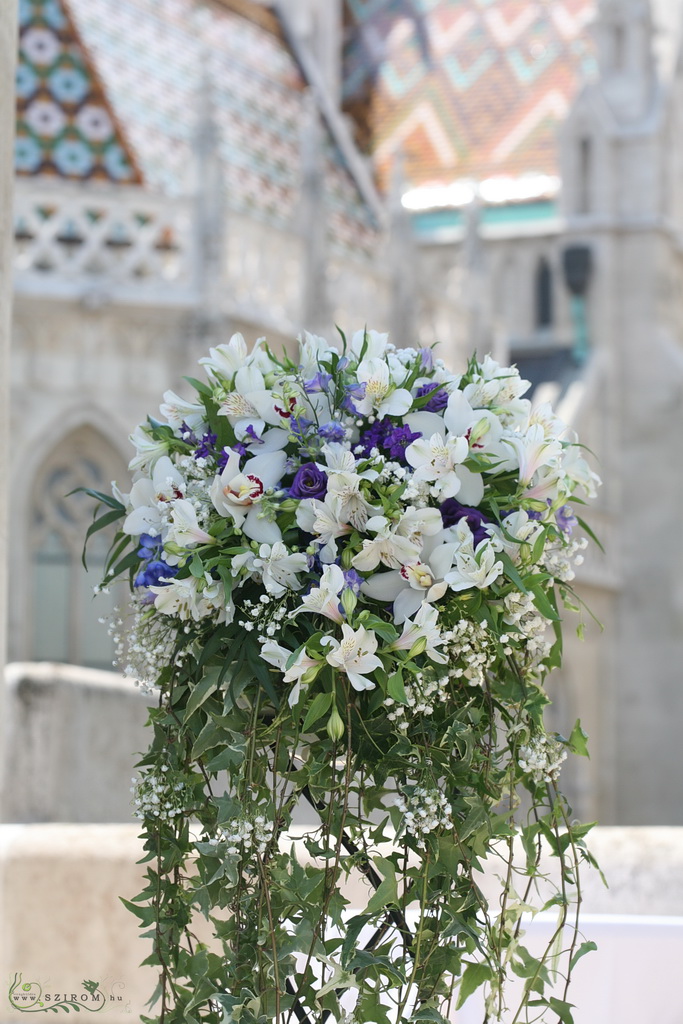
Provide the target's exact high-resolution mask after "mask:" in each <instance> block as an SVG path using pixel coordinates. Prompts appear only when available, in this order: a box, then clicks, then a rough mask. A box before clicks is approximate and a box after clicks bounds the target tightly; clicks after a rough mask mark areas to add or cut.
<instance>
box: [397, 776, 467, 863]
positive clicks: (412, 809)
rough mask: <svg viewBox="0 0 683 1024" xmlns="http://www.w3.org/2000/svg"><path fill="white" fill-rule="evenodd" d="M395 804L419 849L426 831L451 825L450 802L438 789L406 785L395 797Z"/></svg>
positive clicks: (450, 826)
mask: <svg viewBox="0 0 683 1024" xmlns="http://www.w3.org/2000/svg"><path fill="white" fill-rule="evenodd" d="M395 806H396V807H397V808H398V809H399V811H400V812H401V814H402V815H403V819H402V826H403V828H404V829H405V831H406V832H407V833H408V834H409V835H411V836H413V837H414V838H415V841H416V844H417V847H418V848H419V849H422V848H423V847H424V845H425V836H426V835H427V833H428V832H436V831H437V830H439V829H442V828H452V827H453V822H452V820H451V807H450V804H449V803H448V800H447V799H446V797H445V796H444V794H443V793H442V792H441V790H440V789H436V788H428V787H425V786H415V787H413V788H412V790H409V789H408V788H407V787H406V789H405V791H404V792H403V793H401V794H400V795H399V796H398V797H396V804H395Z"/></svg>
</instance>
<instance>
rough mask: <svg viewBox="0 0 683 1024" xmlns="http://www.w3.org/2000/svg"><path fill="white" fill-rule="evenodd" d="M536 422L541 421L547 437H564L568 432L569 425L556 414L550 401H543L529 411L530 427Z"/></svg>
mask: <svg viewBox="0 0 683 1024" xmlns="http://www.w3.org/2000/svg"><path fill="white" fill-rule="evenodd" d="M534 423H540V424H541V426H542V427H543V433H544V434H545V436H546V437H562V435H563V434H566V433H567V430H568V427H567V424H566V423H565V422H564V420H561V419H560V417H559V416H556V415H555V413H554V411H553V407H552V406H551V404H550V403H549V402H543V404H542V405H537V406H536V407H535V408H532V409H530V411H529V420H528V424H527V426H528V427H531V426H533V424H534Z"/></svg>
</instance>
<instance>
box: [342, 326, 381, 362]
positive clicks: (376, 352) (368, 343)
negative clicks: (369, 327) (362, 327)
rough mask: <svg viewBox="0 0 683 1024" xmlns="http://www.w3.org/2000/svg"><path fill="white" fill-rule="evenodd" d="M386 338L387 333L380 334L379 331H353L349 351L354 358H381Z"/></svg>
mask: <svg viewBox="0 0 683 1024" xmlns="http://www.w3.org/2000/svg"><path fill="white" fill-rule="evenodd" d="M388 339H389V335H388V334H380V333H379V331H355V332H354V334H353V337H352V338H351V344H350V345H349V353H350V355H352V356H355V357H356V359H383V358H384V355H385V353H386V350H387V341H388Z"/></svg>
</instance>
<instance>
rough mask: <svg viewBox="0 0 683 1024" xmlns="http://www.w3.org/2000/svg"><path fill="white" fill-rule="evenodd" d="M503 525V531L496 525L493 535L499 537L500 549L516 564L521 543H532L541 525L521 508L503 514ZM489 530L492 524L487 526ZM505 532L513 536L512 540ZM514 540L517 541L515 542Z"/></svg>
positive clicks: (491, 528)
mask: <svg viewBox="0 0 683 1024" xmlns="http://www.w3.org/2000/svg"><path fill="white" fill-rule="evenodd" d="M503 526H504V528H505V532H502V531H501V530H499V529H498V528H497V527H496V529H495V535H496V536H497V537H499V538H500V544H501V547H502V550H503V551H505V552H506V553H507V554H508V555H509V556H510V558H511V559H512V561H513V562H514V563H515V565H518V564H519V562H520V561H521V557H522V549H521V545H522V544H530V545H533V543H534V541H535V540H536V538H537V537H538V535H539V533H541V531H542V530H543V527H542V526H541V524H540V523H539V522H538V520H537V519H529V516H528V513H526V512H525V511H524V510H523V509H518V510H517V511H516V512H512V513H511V514H510V515H509V516H505V519H503ZM489 530H490V531H492V532H493V526H489ZM505 533H507V534H509V535H510V537H513V538H514V540H508V538H507V537H506V536H505ZM515 541H518V542H519V543H515Z"/></svg>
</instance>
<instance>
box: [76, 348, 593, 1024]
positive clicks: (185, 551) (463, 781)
mask: <svg viewBox="0 0 683 1024" xmlns="http://www.w3.org/2000/svg"><path fill="white" fill-rule="evenodd" d="M200 362H201V363H202V364H203V366H204V369H205V371H206V375H207V380H206V382H204V381H199V380H194V379H191V378H188V380H189V383H190V384H191V385H192V386H193V388H194V390H195V392H196V396H195V400H194V401H185V400H184V399H181V398H179V397H178V396H177V395H176V394H174V393H173V392H167V393H166V394H165V395H164V403H163V404H162V406H161V414H162V417H163V420H161V421H160V420H156V419H152V418H150V419H148V421H147V422H146V423H145V424H143V425H142V426H140V427H138V428H137V429H136V431H135V432H134V434H133V435H132V442H133V444H134V446H135V449H136V454H135V457H134V458H133V460H132V462H131V469H132V470H133V471H134V473H135V476H134V482H133V484H132V487H131V490H130V493H129V494H125V495H124V494H122V493H121V492H120V491H118V490H116V489H115V493H114V496H113V497H110V496H108V495H102V494H95V495H94V496H95V497H96V498H97V500H98V501H99V502H101V503H102V504H104V505H105V506H107V511H105V512H104V514H101V515H99V516H98V518H96V519H95V521H94V523H93V525H92V527H91V528H90V531H89V532H90V533H92V532H94V531H96V530H98V529H101V528H104V527H110V526H111V524H112V523H115V522H118V523H119V525H120V529H119V532H118V533H117V536H116V539H115V541H114V544H113V547H112V551H111V555H110V559H109V563H108V566H107V572H106V577H105V581H104V585H105V586H108V585H109V584H110V583H111V582H112V581H113V580H114V579H116V578H117V577H119V576H125V575H128V577H129V580H130V584H131V590H132V600H131V612H130V614H131V616H132V621H131V622H130V623H129V624H127V625H125V626H123V627H122V619H121V618H119V619H118V620H117V623H118V624H114V625H113V626H112V629H113V631H114V633H115V634H116V639H117V645H118V658H119V663H120V664H121V665H122V666H123V667H124V668H125V672H126V673H127V674H128V675H129V676H131V677H133V678H135V679H136V680H137V681H139V683H140V684H141V685H142V686H143V687H144V688H145V690H146V691H147V692H148V693H150V694H152V693H153V694H155V695H156V696H157V698H158V700H157V705H156V707H155V708H154V709H153V710H151V712H150V725H151V727H152V730H153V740H152V743H151V746H150V749H149V751H148V752H147V753H146V754H145V756H144V757H143V759H142V761H141V762H140V772H139V775H138V777H137V778H136V779H135V780H134V783H135V786H134V793H135V796H134V799H135V805H136V808H137V814H138V816H139V817H140V819H141V820H142V822H143V828H144V839H145V849H146V851H147V852H146V861H147V878H148V884H147V885H146V887H145V889H144V890H143V892H142V893H140V895H139V896H138V897H136V899H135V900H134V901H132V902H130V903H128V904H127V905H128V906H129V907H130V909H131V910H133V912H134V913H136V914H137V915H138V917H139V918H140V920H141V922H142V925H143V926H144V927H145V928H146V929H147V930H148V931H147V934H149V935H151V936H152V938H153V940H154V951H153V953H152V955H151V957H150V958H149V960H148V961H147V962H149V963H153V964H156V965H158V967H159V969H160V981H159V987H158V990H157V993H156V997H157V998H158V1000H160V1010H159V1015H158V1016H156V1017H145V1018H143V1019H144V1020H145V1021H149V1022H151V1021H159V1022H168V1024H170V1022H180V1021H188V1022H199V1021H202V1022H220V1021H225V1022H227V1021H231V1022H238V1021H239V1022H241V1024H256V1022H259V1024H260V1022H266V1021H268V1022H271V1021H276V1022H277V1024H289V1022H290V1021H292V1020H296V1021H297V1022H302V1024H303V1022H310V1024H313V1022H314V1021H315V1022H318V1021H320V1022H325V1021H333V1022H334V1021H340V1022H342V1021H343V1022H346V1024H350V1022H358V1024H361V1022H377V1024H388V1022H389V1021H392V1022H393V1021H397V1022H404V1021H436V1022H439V1021H445V1020H447V1019H448V1015H449V1012H450V1011H451V1009H452V1008H453V1006H456V1005H457V1006H460V1005H462V1003H463V1002H464V1001H465V999H467V998H468V996H469V995H470V994H471V993H472V992H473V991H474V990H475V989H477V988H479V987H480V986H484V992H485V996H486V1006H487V1014H488V1016H487V1020H489V1019H490V1020H494V1019H496V1020H497V1019H500V1018H501V1016H502V1015H503V1013H506V1014H507V1016H506V1018H505V1019H506V1020H509V1021H513V1022H516V1021H518V1020H520V1019H521V1015H522V1014H523V1013H524V1014H526V1013H529V1012H533V1014H534V1018H535V1019H539V1018H540V1017H542V1015H543V1013H544V1012H546V1011H552V1013H553V1014H554V1017H553V1019H556V1018H558V1017H559V1019H561V1020H562V1021H571V1004H570V1003H569V1002H568V1001H567V988H566V985H567V984H568V980H569V973H570V971H571V968H572V967H573V966H574V964H575V962H576V960H577V959H578V957H579V956H580V955H582V954H583V952H585V951H587V949H589V948H592V944H591V943H583V944H582V945H579V944H578V939H577V918H576V915H577V913H578V903H579V902H580V900H579V898H578V891H579V890H578V889H577V887H578V866H579V861H580V860H582V859H585V860H588V861H591V857H590V854H589V852H588V851H587V849H586V847H585V845H584V839H583V837H584V835H585V834H586V832H587V831H588V827H589V826H579V825H576V824H575V823H572V822H571V821H570V813H569V810H568V808H567V806H566V804H565V802H564V800H563V798H562V797H561V796H560V794H559V793H558V790H557V788H556V781H557V777H558V773H559V769H560V765H561V763H562V761H563V759H564V758H565V757H566V754H567V751H568V750H570V751H573V752H575V753H579V754H582V753H584V754H585V752H586V750H585V734H584V733H583V731H582V730H581V727H580V723H577V725H576V727H575V729H574V731H573V733H572V735H571V736H570V737H569V738H568V739H565V738H563V737H560V736H557V735H550V734H548V732H547V731H546V729H545V727H544V724H543V715H544V709H545V707H546V705H547V704H548V697H547V696H546V692H545V689H544V679H545V676H546V674H547V673H548V671H549V670H550V669H551V668H553V667H555V666H558V665H559V664H560V659H561V644H562V634H561V628H560V611H559V609H560V607H561V605H562V602H564V604H565V605H567V606H570V607H571V606H574V604H575V599H574V598H573V596H572V591H571V586H570V584H571V580H572V578H573V565H576V564H578V563H579V562H580V560H581V558H582V557H583V556H582V551H583V549H584V548H585V546H586V540H585V538H582V539H577V537H576V534H575V533H573V530H575V529H576V528H577V527H584V532H586V531H587V530H588V528H587V527H585V525H584V524H583V523H582V522H581V520H580V519H579V518H578V516H577V515H575V513H574V511H572V508H571V507H570V505H569V504H568V503H569V502H570V501H571V502H572V503H573V504H574V505H576V504H578V503H582V501H583V499H584V498H588V497H592V496H593V495H594V493H595V488H596V484H597V483H598V482H599V481H598V478H597V477H596V475H595V474H594V473H593V472H592V470H591V469H590V468H589V466H588V464H587V462H586V460H585V458H584V456H583V453H582V449H581V447H580V446H579V445H578V444H577V442H576V438H575V437H574V436H573V435H572V434H571V433H570V432H568V431H567V429H566V428H565V426H564V424H562V423H561V422H560V421H559V420H558V419H557V418H556V416H555V415H554V414H553V412H552V410H551V409H550V408H549V407H548V406H541V407H540V408H536V409H532V406H531V403H530V402H529V401H528V400H527V399H525V398H524V397H523V396H524V393H525V391H526V390H527V388H528V382H526V381H524V380H522V379H521V378H520V376H519V373H518V372H517V370H516V369H515V368H514V367H511V368H507V367H501V366H499V365H498V363H497V362H495V361H494V360H493V359H491V358H490V357H486V358H485V359H483V361H481V362H479V361H477V360H476V359H475V358H473V359H472V360H471V361H470V362H469V364H468V366H467V368H466V371H465V373H464V374H462V375H456V374H454V373H452V372H450V371H449V370H448V369H447V367H446V366H445V365H444V363H443V362H442V361H441V360H439V359H435V358H434V357H433V354H432V352H431V350H426V349H421V350H419V351H416V350H414V349H396V348H394V347H393V346H392V345H391V344H389V343H388V340H387V336H386V335H384V334H378V333H376V332H374V331H359V332H358V333H356V334H354V335H353V337H352V338H351V339H350V341H347V339H346V338H344V336H343V335H342V337H341V343H340V345H339V346H338V347H335V346H333V345H331V344H329V343H328V342H327V341H325V340H324V339H322V338H320V337H316V336H313V335H310V334H304V335H303V336H302V337H301V338H300V339H299V351H298V355H297V357H296V358H290V357H289V356H286V355H283V356H282V357H280V358H276V357H275V356H274V355H273V354H272V352H271V351H270V350H269V348H268V347H267V345H266V344H265V343H264V342H263V341H260V342H257V344H256V345H255V346H254V348H253V349H252V351H251V352H249V351H248V350H247V346H246V344H245V342H244V340H243V338H242V337H241V335H235V336H234V337H233V338H232V339H231V340H230V342H229V343H228V344H225V345H220V346H218V347H217V348H215V349H212V350H211V352H210V355H209V356H208V357H206V358H204V359H201V360H200ZM588 532H589V533H590V531H588ZM523 793H525V794H526V797H525V800H522V798H521V794H523ZM302 803H303V804H305V805H307V806H308V812H309V818H308V820H307V823H306V824H305V825H298V826H297V824H296V821H295V820H294V819H295V812H296V809H297V807H298V805H300V804H302ZM295 840H296V841H295ZM520 842H521V848H522V849H523V851H524V853H523V862H522V864H521V866H520V865H519V864H518V863H516V862H515V853H514V851H515V849H516V847H515V844H516V843H520ZM543 847H545V848H547V849H548V850H549V851H550V853H551V854H552V855H554V856H555V857H556V858H557V860H558V872H557V877H558V887H557V892H556V894H555V896H554V897H552V898H551V899H550V901H547V899H546V898H545V897H544V900H543V903H544V906H545V908H547V907H548V906H556V907H557V910H558V923H557V929H556V931H555V934H554V935H553V939H552V941H551V943H550V945H549V947H548V948H547V949H546V950H545V951H544V952H543V953H542V954H540V955H535V954H534V955H532V953H531V952H530V951H529V950H528V949H527V948H526V947H525V946H524V942H523V935H524V932H523V927H522V920H523V919H522V913H523V912H524V913H534V912H535V911H536V910H537V909H539V907H538V906H536V907H535V908H534V905H533V900H532V896H533V891H534V887H535V885H536V882H537V880H538V877H539V874H540V869H539V863H540V857H541V850H542V848H543ZM487 856H488V857H489V859H492V858H499V859H500V862H501V865H502V870H503V877H502V880H501V898H500V901H499V903H498V904H496V905H492V904H490V903H488V902H487V901H486V900H485V899H484V898H483V896H482V893H481V891H480V888H479V886H478V884H477V878H478V877H481V876H478V875H477V871H478V870H479V869H480V867H481V865H482V862H483V860H484V858H486V857H487ZM349 879H351V880H352V882H353V885H352V888H351V890H349V889H345V885H347V884H348V880H349ZM354 879H355V881H354ZM348 891H351V892H352V896H353V902H350V900H349V898H348V896H347V895H346V892H348ZM359 894H361V895H359ZM198 918H199V919H201V918H204V919H205V922H204V924H203V925H202V924H201V921H200V924H199V925H197V923H196V921H197V919H198ZM570 920H571V921H572V922H573V924H572V925H570ZM207 922H208V924H207ZM565 926H566V927H565ZM202 929H203V930H202ZM566 933H568V934H569V937H568V938H563V936H564V935H565V934H566ZM560 950H564V953H565V960H566V964H565V975H564V976H565V978H566V984H563V987H562V989H561V991H560V993H559V995H558V994H557V991H556V989H554V988H553V987H552V986H551V984H550V982H551V972H552V971H558V970H559V969H560V968H559V966H558V964H559V961H560V953H559V951H560ZM511 974H512V975H516V976H517V977H519V978H522V979H523V985H522V990H523V991H522V996H521V1002H520V1005H519V1008H518V1009H516V1011H515V1010H514V1008H511V1007H508V1006H507V1004H506V999H507V995H506V992H507V989H506V984H505V983H506V979H507V978H508V977H509V976H510V975H511ZM454 993H455V1001H454ZM529 1007H532V1011H530V1010H529ZM524 1019H525V1020H526V1019H527V1017H526V1016H525V1017H524Z"/></svg>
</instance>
